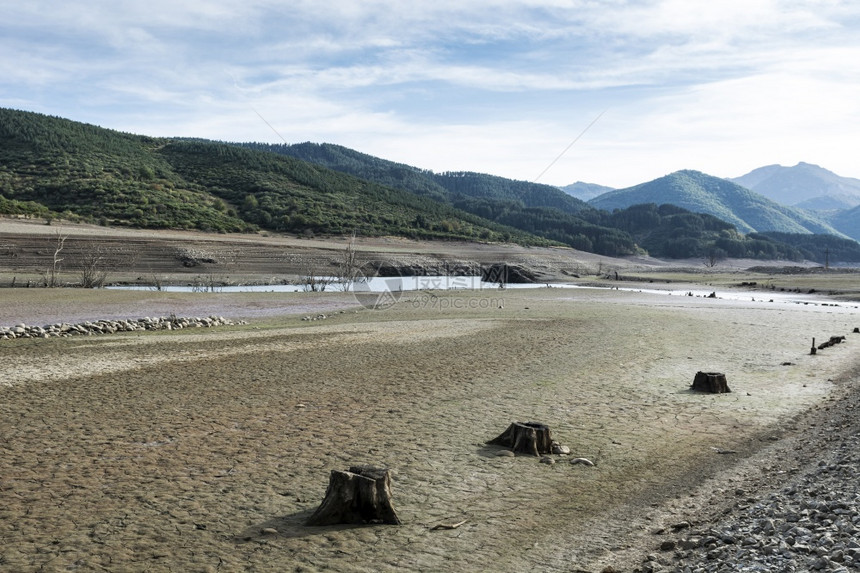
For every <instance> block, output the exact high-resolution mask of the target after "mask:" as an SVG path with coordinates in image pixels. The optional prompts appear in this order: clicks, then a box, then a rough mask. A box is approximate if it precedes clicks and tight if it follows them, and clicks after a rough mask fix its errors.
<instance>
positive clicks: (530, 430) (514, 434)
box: [487, 422, 552, 456]
mask: <svg viewBox="0 0 860 573" xmlns="http://www.w3.org/2000/svg"><path fill="white" fill-rule="evenodd" d="M487 443H488V444H493V445H496V446H505V447H508V448H511V450H513V451H515V452H523V453H526V454H531V455H533V456H540V455H541V454H549V453H551V452H552V436H551V435H550V431H549V426H547V425H546V424H541V423H540V422H514V423H513V424H511V425H510V426H508V429H507V430H505V431H504V432H503V433H502V434H501V435H500V436H499V437H497V438H494V439H492V440H490V441H489V442H487Z"/></svg>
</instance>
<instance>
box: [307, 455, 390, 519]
mask: <svg viewBox="0 0 860 573" xmlns="http://www.w3.org/2000/svg"><path fill="white" fill-rule="evenodd" d="M306 523H307V525H336V524H339V523H387V524H392V525H400V523H401V522H400V518H399V517H397V513H395V511H394V507H393V506H392V505H391V478H390V476H389V473H388V469H386V468H377V467H373V466H352V467H350V468H349V471H345V472H344V471H338V470H332V472H331V476H330V477H329V483H328V489H326V492H325V499H323V502H322V503H321V504H320V506H319V507H318V508H317V510H316V511H315V512H314V514H313V515H311V516H310V517H309V518H308V520H307V522H306Z"/></svg>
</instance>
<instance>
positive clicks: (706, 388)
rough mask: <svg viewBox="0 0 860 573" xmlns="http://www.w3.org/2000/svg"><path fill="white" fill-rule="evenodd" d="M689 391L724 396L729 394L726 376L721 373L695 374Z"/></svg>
mask: <svg viewBox="0 0 860 573" xmlns="http://www.w3.org/2000/svg"><path fill="white" fill-rule="evenodd" d="M690 388H691V389H693V390H697V391H699V392H710V393H712V394H725V393H728V392H731V390H729V384H728V382H726V375H725V374H723V373H721V372H696V377H695V378H693V385H692V386H690Z"/></svg>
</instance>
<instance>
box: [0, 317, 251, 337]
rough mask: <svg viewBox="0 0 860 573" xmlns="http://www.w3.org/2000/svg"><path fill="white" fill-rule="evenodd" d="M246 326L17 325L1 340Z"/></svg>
mask: <svg viewBox="0 0 860 573" xmlns="http://www.w3.org/2000/svg"><path fill="white" fill-rule="evenodd" d="M234 324H247V323H246V322H245V321H238V322H234V321H232V320H229V319H226V318H224V317H223V316H208V317H203V318H201V317H185V316H163V317H149V316H147V317H144V318H138V319H131V320H96V321H86V322H82V323H79V324H68V323H65V322H61V323H56V324H48V325H45V326H32V325H27V324H22V323H18V324H16V325H15V326H11V327H10V326H0V340H10V339H13V338H52V337H68V336H81V335H83V336H92V335H96V334H113V333H115V332H133V331H139V330H178V329H183V328H211V327H214V326H232V325H234Z"/></svg>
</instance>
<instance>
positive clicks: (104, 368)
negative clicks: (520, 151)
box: [0, 288, 860, 572]
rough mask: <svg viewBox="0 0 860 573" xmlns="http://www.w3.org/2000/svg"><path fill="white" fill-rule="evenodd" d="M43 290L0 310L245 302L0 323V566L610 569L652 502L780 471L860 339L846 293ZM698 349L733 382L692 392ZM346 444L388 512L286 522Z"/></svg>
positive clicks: (686, 510) (695, 507)
mask: <svg viewBox="0 0 860 573" xmlns="http://www.w3.org/2000/svg"><path fill="white" fill-rule="evenodd" d="M57 292H59V291H53V290H42V289H40V290H39V291H35V290H29V291H28V290H23V289H7V290H4V291H2V293H0V297H2V301H3V305H2V306H3V310H2V315H0V323H3V324H6V323H10V322H11V323H14V322H19V321H23V322H28V321H32V322H34V323H38V322H43V323H47V322H52V321H54V320H55V319H57V320H67V321H73V320H74V319H98V318H109V317H120V315H123V313H125V316H126V317H135V318H136V317H138V316H145V315H161V314H169V313H170V312H174V313H176V314H177V315H186V316H193V315H206V314H213V313H214V314H219V315H223V316H225V317H227V318H236V319H246V320H248V321H249V324H247V325H244V326H235V327H223V328H217V329H211V330H208V329H207V330H204V329H194V330H188V331H171V332H158V333H124V334H118V335H111V336H104V337H85V338H69V339H29V340H15V341H3V342H0V353H2V356H3V369H2V375H0V570H9V571H36V570H48V571H61V570H77V571H99V570H108V571H117V570H123V571H218V570H221V571H242V570H284V571H400V570H411V571H511V572H514V571H576V570H583V571H601V570H603V568H605V567H607V566H613V567H615V568H616V569H617V570H619V571H621V570H630V568H632V566H633V565H634V564H636V563H638V560H640V559H641V557H642V555H643V554H645V553H647V552H651V551H654V544H655V543H659V541H658V540H655V539H653V535H652V533H651V530H652V529H653V528H654V527H656V526H657V525H659V524H660V523H662V522H663V521H665V520H671V519H696V518H697V516H700V517H701V516H704V515H705V514H706V513H707V511H708V506H709V505H710V504H713V506H712V507H711V509H710V510H711V511H712V510H713V508H714V507H718V506H719V505H720V504H721V503H724V504H730V503H732V500H731V499H726V498H725V496H721V495H720V492H722V491H723V489H725V488H724V487H723V486H726V484H727V483H731V484H733V485H730V486H726V487H727V488H728V489H729V491H735V489H736V487H735V484H738V483H744V484H747V485H745V486H744V487H747V489H749V488H750V487H753V486H754V487H765V486H766V485H767V482H769V481H773V480H776V479H777V476H778V475H782V473H785V472H789V471H791V469H792V468H790V467H788V466H790V465H791V460H788V458H787V457H786V461H785V462H784V464H782V462H781V463H780V464H777V463H775V462H774V461H773V459H772V456H771V457H769V456H770V454H769V452H772V451H777V450H778V449H779V446H780V444H790V443H793V442H792V440H796V439H797V436H798V435H799V434H801V433H802V432H803V431H805V428H806V427H805V426H804V422H803V414H804V412H805V411H807V410H811V409H814V408H816V407H820V406H822V405H824V404H830V402H828V401H829V400H832V399H833V398H834V397H835V396H838V395H839V393H840V392H844V391H848V390H849V389H850V388H851V387H853V385H854V381H855V377H854V376H853V374H852V372H853V368H854V367H855V366H856V365H857V363H858V359H860V356H858V354H857V351H856V348H857V345H858V341H860V334H852V333H851V332H852V330H853V328H854V327H855V326H858V325H860V316H858V312H860V311H858V309H857V308H856V306H852V305H850V304H841V305H840V306H835V305H834V306H820V305H804V304H778V303H769V302H763V301H761V299H759V301H758V302H752V301H751V300H750V301H738V300H728V299H721V298H716V299H708V298H701V297H685V296H668V295H665V294H647V293H637V292H625V291H613V290H608V289H606V290H578V289H560V288H549V289H547V288H541V289H533V290H513V289H508V290H504V291H482V292H447V293H444V292H437V293H434V294H428V293H404V294H403V296H402V297H401V298H400V300H399V301H398V303H397V304H396V305H394V306H393V307H391V308H388V309H386V310H365V309H362V308H361V307H360V305H357V304H356V303H355V301H354V300H352V299H351V297H350V295H348V294H343V293H332V294H325V293H324V294H320V295H310V294H308V293H295V294H272V293H268V294H267V293H255V294H248V293H241V294H229V295H228V294H219V293H209V294H203V293H196V294H187V295H178V294H172V293H157V292H142V293H141V292H137V293H133V292H123V293H105V292H104V291H68V290H64V291H63V292H61V293H60V294H57ZM58 296H60V297H68V298H66V299H62V298H61V299H57V298H56V297H58ZM195 297H197V298H195ZM210 311H211V312H210ZM64 312H65V313H66V314H68V315H74V316H73V317H64V316H61V315H63V313H64ZM106 314H107V315H110V316H105V315H106ZM308 314H314V315H316V314H325V315H326V318H325V319H324V320H319V321H303V320H301V319H302V317H303V316H305V315H308ZM48 317H50V319H48ZM832 335H846V336H847V340H846V342H845V343H844V344H840V345H837V346H834V347H831V348H828V349H826V350H823V351H821V352H819V353H818V354H817V355H815V356H812V355H810V353H809V348H810V343H811V338H812V337H816V338H817V339H818V340H825V339H827V338H829V337H830V336H832ZM698 370H705V371H719V372H725V373H726V375H727V378H728V383H729V386H730V387H731V388H732V390H733V392H732V393H731V394H724V395H719V396H717V395H703V394H697V393H691V392H690V391H689V390H688V387H689V385H690V383H691V382H692V379H693V376H694V374H695V373H696V371H698ZM515 420H520V421H540V422H544V423H546V424H548V425H549V426H550V427H551V429H552V432H553V436H554V438H555V439H557V440H558V441H559V442H561V443H562V444H564V445H567V446H569V447H570V448H571V451H572V453H571V456H570V457H585V458H588V459H589V460H592V461H593V462H594V463H595V466H594V467H588V466H585V465H572V464H570V463H568V460H567V459H566V458H564V457H562V456H558V457H557V458H556V459H557V463H555V464H552V465H549V464H542V463H539V462H538V460H537V458H533V457H529V456H517V457H513V458H511V457H500V456H497V455H496V454H497V452H498V451H499V448H497V447H494V446H493V447H491V446H487V445H485V442H486V441H487V440H489V439H491V438H493V437H495V436H497V435H498V434H499V433H501V432H502V431H503V430H504V429H505V428H506V427H507V426H508V425H509V424H510V423H511V422H512V421H515ZM781 451H782V452H783V453H785V450H784V449H783V450H781ZM720 452H722V453H720ZM725 452H733V453H725ZM780 459H782V458H780ZM365 463H366V464H375V465H380V466H385V467H388V468H390V469H391V474H392V490H393V502H394V506H395V509H396V510H397V512H398V514H399V516H400V518H401V519H402V521H403V525H401V526H363V527H355V526H337V527H314V528H311V527H306V526H304V524H303V522H304V520H305V519H306V518H307V517H308V516H309V515H310V513H312V512H313V511H314V510H315V509H316V507H317V506H318V505H319V503H320V502H321V501H322V499H323V496H324V493H325V489H326V485H327V483H328V476H329V472H330V471H331V470H336V469H340V470H342V469H346V468H348V467H349V466H351V465H356V464H365ZM781 464H782V465H781ZM783 465H785V467H783ZM762 468H770V469H767V470H765V469H762ZM768 472H771V473H772V475H769V474H768ZM771 478H772V479H771ZM727 480H732V481H731V482H728V481H727ZM756 484H758V485H756ZM732 495H733V494H732ZM728 497H729V498H730V497H731V495H729V496H728ZM463 521H465V523H463V524H462V525H461V526H459V527H457V528H456V529H447V530H446V529H441V530H440V529H434V526H436V525H439V524H453V523H460V522H463Z"/></svg>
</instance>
